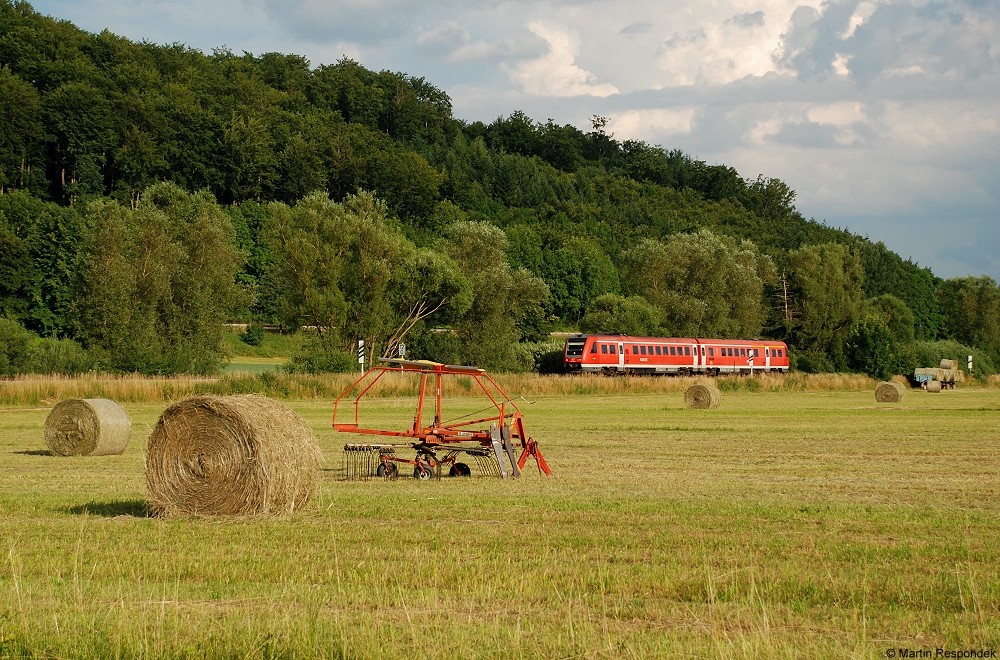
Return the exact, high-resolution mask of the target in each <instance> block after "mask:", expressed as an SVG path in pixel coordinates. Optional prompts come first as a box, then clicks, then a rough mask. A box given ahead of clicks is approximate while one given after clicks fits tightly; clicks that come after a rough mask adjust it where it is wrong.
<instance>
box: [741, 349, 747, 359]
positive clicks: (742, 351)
mask: <svg viewBox="0 0 1000 660" xmlns="http://www.w3.org/2000/svg"><path fill="white" fill-rule="evenodd" d="M746 356H747V349H745V348H741V349H740V357H746Z"/></svg>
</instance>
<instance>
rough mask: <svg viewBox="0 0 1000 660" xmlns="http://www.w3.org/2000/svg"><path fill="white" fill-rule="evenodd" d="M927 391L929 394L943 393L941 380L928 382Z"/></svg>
mask: <svg viewBox="0 0 1000 660" xmlns="http://www.w3.org/2000/svg"><path fill="white" fill-rule="evenodd" d="M927 391H928V392H940V391H941V381H939V380H931V381H927Z"/></svg>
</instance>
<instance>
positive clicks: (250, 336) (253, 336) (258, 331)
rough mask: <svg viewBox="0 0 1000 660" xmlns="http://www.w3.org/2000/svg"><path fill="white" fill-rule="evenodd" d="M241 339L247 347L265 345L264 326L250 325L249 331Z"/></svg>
mask: <svg viewBox="0 0 1000 660" xmlns="http://www.w3.org/2000/svg"><path fill="white" fill-rule="evenodd" d="M240 339H241V340H243V343H244V344H246V345H247V346H260V345H261V344H263V343H264V326H262V325H256V324H253V323H252V324H250V325H248V326H247V329H246V330H245V331H244V332H243V334H241V335H240Z"/></svg>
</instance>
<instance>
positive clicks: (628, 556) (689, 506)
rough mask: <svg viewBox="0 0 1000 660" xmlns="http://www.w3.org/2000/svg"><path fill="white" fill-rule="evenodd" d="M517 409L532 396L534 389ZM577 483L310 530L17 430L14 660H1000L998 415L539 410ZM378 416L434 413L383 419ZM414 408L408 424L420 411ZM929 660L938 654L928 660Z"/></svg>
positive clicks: (321, 435)
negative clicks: (166, 505) (167, 504)
mask: <svg viewBox="0 0 1000 660" xmlns="http://www.w3.org/2000/svg"><path fill="white" fill-rule="evenodd" d="M508 389H509V390H511V393H512V394H518V393H519V392H518V390H517V389H515V388H513V387H509V388H508ZM531 399H532V400H533V401H534V403H531V404H530V405H529V404H527V403H524V402H521V407H522V410H523V411H524V413H525V420H526V425H527V429H528V432H529V433H530V434H531V435H533V436H534V437H535V438H536V439H537V440H538V441H539V443H540V446H541V449H542V450H543V452H544V454H545V456H546V458H547V460H548V462H549V464H550V465H551V466H552V468H553V470H554V473H555V474H554V476H553V477H551V478H544V477H542V476H540V475H539V474H537V472H533V471H531V470H529V471H528V472H527V473H526V474H525V476H524V477H523V478H522V479H520V480H517V481H508V482H504V481H500V480H491V479H478V478H477V479H471V480H467V479H466V480H459V479H444V480H442V481H440V482H418V481H415V480H412V479H400V480H398V481H396V482H383V481H369V482H348V481H344V480H343V479H342V478H341V475H342V463H341V451H340V448H341V447H342V445H343V444H344V442H353V441H356V438H355V437H354V436H348V435H345V434H337V433H335V432H333V431H332V429H331V428H330V426H329V422H330V413H331V408H332V406H331V401H330V400H328V399H322V398H296V399H291V400H288V401H287V403H288V405H290V406H291V407H292V408H293V409H295V410H296V411H297V412H298V413H299V414H301V415H302V416H303V417H304V418H305V419H306V420H307V421H308V422H309V423H310V425H311V426H312V427H313V429H314V430H315V432H316V434H317V437H318V439H319V442H320V445H321V447H322V449H323V452H324V465H323V468H324V469H323V471H322V477H321V483H320V484H319V489H318V494H317V497H316V498H315V499H314V500H313V501H312V502H311V503H310V504H309V506H308V507H307V508H306V509H305V510H304V511H303V512H301V513H300V514H296V515H295V516H294V517H290V518H284V519H249V520H248V519H240V520H205V519H184V520H176V519H172V520H159V519H152V518H148V517H146V515H145V496H146V485H145V470H144V463H143V461H144V455H143V452H144V448H145V441H146V437H147V436H148V434H149V431H150V429H151V427H152V426H153V425H154V424H155V422H156V420H157V418H158V416H159V414H160V413H161V412H162V410H163V408H164V406H165V404H164V403H163V402H156V401H150V402H137V403H130V404H127V405H126V409H127V410H128V411H129V413H130V414H131V415H132V418H133V421H134V435H133V440H132V442H131V444H130V446H129V448H128V449H127V450H126V452H125V454H123V455H121V456H114V457H72V458H60V457H54V456H50V455H48V452H47V451H46V448H45V443H44V440H43V435H42V428H43V425H44V421H45V417H46V415H47V414H48V411H49V409H50V405H51V403H45V404H40V405H20V406H19V405H14V404H6V405H4V407H0V413H2V414H0V484H2V486H0V539H2V541H0V544H2V545H0V656H3V657H7V656H12V657H19V656H41V657H72V658H81V657H130V658H131V657H218V656H224V657H260V656H263V657H279V656H280V657H351V658H355V657H405V656H417V657H489V658H493V657H543V658H568V657H585V658H618V657H637V658H647V657H674V656H680V657H738V658H743V657H755V658H773V657H789V658H790V657H861V658H864V657H873V658H874V657H886V655H887V653H886V650H887V649H893V650H894V651H895V652H898V650H913V651H918V652H919V651H922V650H930V651H931V652H933V651H934V650H935V649H937V648H942V649H946V650H955V651H961V650H969V649H983V650H991V649H992V650H994V651H1000V579H998V576H1000V538H998V537H1000V535H998V533H997V530H998V518H1000V515H998V514H1000V429H998V425H997V420H998V414H1000V394H998V392H997V390H995V389H960V390H957V391H953V392H943V393H940V394H927V393H924V392H920V391H911V392H908V393H907V395H906V397H905V398H904V399H903V401H902V402H901V403H899V404H877V403H875V399H874V394H873V387H872V388H869V389H864V390H853V391H852V390H850V389H848V390H845V391H812V390H794V391H784V390H780V389H777V390H767V389H765V390H763V391H744V390H736V391H724V392H723V399H722V406H721V407H720V408H719V409H717V410H691V409H687V408H685V407H684V406H683V392H682V390H677V391H664V392H644V391H642V388H641V387H638V386H637V388H636V393H629V392H628V391H614V392H609V393H592V394H565V393H558V394H544V393H543V394H539V395H537V396H532V397H531ZM371 405H372V409H371V414H372V415H373V416H374V417H375V418H378V419H382V418H385V419H388V418H394V417H398V416H400V415H402V414H405V411H408V410H409V409H410V408H409V406H410V404H409V402H408V401H407V400H404V399H401V398H395V397H390V398H384V399H379V400H375V401H374V402H373V403H372V404H371ZM401 411H402V412H401ZM914 657H918V656H914Z"/></svg>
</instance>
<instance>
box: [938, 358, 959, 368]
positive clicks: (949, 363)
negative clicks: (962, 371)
mask: <svg viewBox="0 0 1000 660" xmlns="http://www.w3.org/2000/svg"><path fill="white" fill-rule="evenodd" d="M941 368H942V369H958V361H957V360H948V359H944V360H941Z"/></svg>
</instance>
